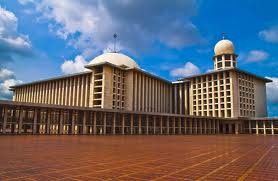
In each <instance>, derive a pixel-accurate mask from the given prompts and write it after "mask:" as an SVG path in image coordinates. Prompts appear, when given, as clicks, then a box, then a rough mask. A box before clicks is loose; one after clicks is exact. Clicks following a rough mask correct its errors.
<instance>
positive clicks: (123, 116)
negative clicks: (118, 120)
mask: <svg viewBox="0 0 278 181" xmlns="http://www.w3.org/2000/svg"><path fill="white" fill-rule="evenodd" d="M124 134H125V115H124V114H123V115H122V135H124Z"/></svg>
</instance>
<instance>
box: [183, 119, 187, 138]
mask: <svg viewBox="0 0 278 181" xmlns="http://www.w3.org/2000/svg"><path fill="white" fill-rule="evenodd" d="M183 121H184V134H187V120H186V118H184V119H183Z"/></svg>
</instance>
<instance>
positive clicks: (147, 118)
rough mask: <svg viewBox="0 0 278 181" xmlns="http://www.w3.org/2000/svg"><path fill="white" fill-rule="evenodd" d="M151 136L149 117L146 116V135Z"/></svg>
mask: <svg viewBox="0 0 278 181" xmlns="http://www.w3.org/2000/svg"><path fill="white" fill-rule="evenodd" d="M148 134H149V116H148V115H147V116H146V135H148Z"/></svg>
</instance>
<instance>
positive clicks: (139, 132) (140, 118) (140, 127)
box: [138, 114, 142, 135]
mask: <svg viewBox="0 0 278 181" xmlns="http://www.w3.org/2000/svg"><path fill="white" fill-rule="evenodd" d="M138 134H139V135H140V134H142V115H141V114H140V115H139V116H138Z"/></svg>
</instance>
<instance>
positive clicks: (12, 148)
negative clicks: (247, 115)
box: [0, 135, 278, 181]
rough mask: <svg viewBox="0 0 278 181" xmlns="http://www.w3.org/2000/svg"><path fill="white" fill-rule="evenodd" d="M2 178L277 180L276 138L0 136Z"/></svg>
mask: <svg viewBox="0 0 278 181" xmlns="http://www.w3.org/2000/svg"><path fill="white" fill-rule="evenodd" d="M0 180H18V181H22V180H26V181H34V180H64V181H66V180H67V181H74V180H75V181H76V180H85V181H87V180H132V181H133V180H159V181H161V180H171V181H172V180H213V181H217V180H250V181H251V180H252V181H253V180H278V137H277V136H263V135H259V136H256V135H204V136H200V135H199V136H190V135H182V136H61V135H60V136H56V135H52V136H30V135H29V136H0Z"/></svg>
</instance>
